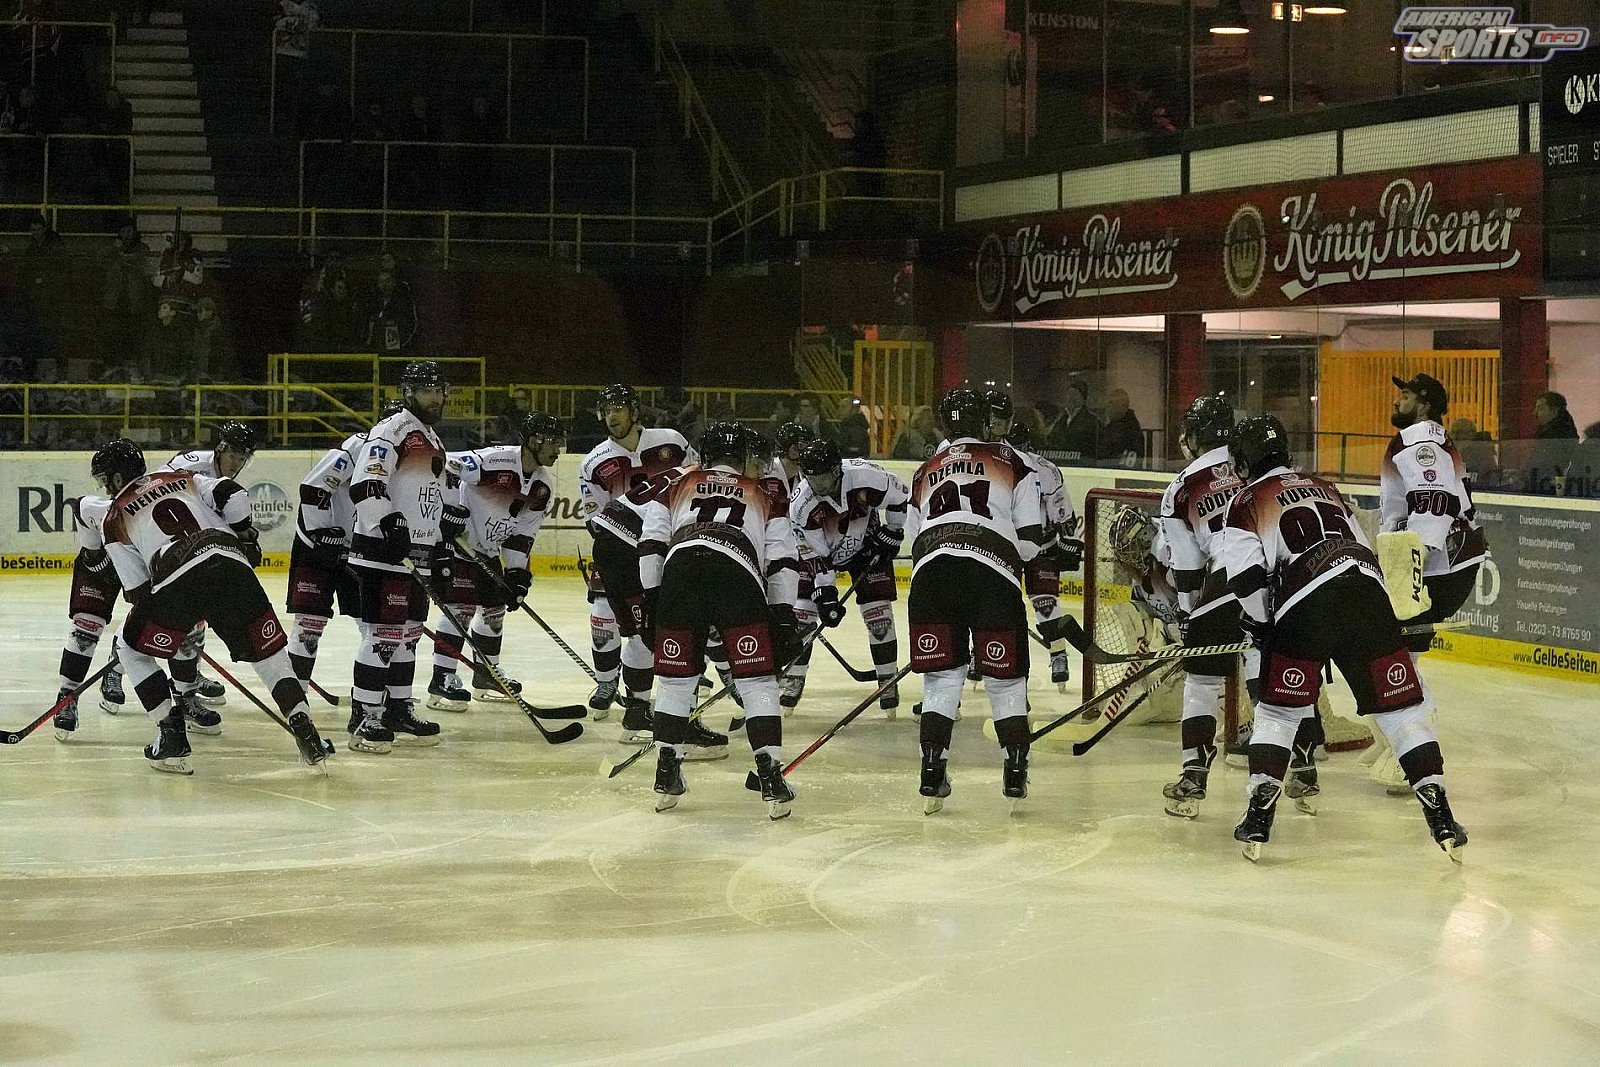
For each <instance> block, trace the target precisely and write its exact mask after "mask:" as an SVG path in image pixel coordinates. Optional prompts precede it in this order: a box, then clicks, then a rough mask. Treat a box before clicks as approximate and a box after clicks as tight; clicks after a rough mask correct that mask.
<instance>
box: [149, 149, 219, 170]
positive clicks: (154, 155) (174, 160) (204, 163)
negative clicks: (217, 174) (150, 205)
mask: <svg viewBox="0 0 1600 1067" xmlns="http://www.w3.org/2000/svg"><path fill="white" fill-rule="evenodd" d="M133 163H134V171H135V173H138V172H143V173H145V174H188V173H194V172H196V171H199V172H202V173H205V174H210V173H211V157H210V156H208V155H198V154H188V155H186V154H181V153H177V152H136V153H134V156H133Z"/></svg>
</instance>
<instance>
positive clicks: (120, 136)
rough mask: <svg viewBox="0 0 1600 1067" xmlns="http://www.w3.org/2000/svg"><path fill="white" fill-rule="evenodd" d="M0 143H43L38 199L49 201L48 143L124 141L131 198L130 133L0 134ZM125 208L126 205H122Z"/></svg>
mask: <svg viewBox="0 0 1600 1067" xmlns="http://www.w3.org/2000/svg"><path fill="white" fill-rule="evenodd" d="M0 141H43V142H44V175H43V180H42V181H41V183H40V199H41V200H44V201H46V202H49V200H50V143H51V142H52V141H126V142H127V144H128V196H129V198H130V199H131V198H132V196H133V135H132V134H131V133H46V134H34V133H0ZM123 206H124V208H126V205H123Z"/></svg>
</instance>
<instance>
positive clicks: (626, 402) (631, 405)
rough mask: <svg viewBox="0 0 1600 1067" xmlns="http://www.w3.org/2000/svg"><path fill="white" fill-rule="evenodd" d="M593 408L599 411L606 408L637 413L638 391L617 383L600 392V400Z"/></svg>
mask: <svg viewBox="0 0 1600 1067" xmlns="http://www.w3.org/2000/svg"><path fill="white" fill-rule="evenodd" d="M595 407H596V408H598V409H599V410H601V411H604V410H605V409H606V408H628V409H629V410H631V411H632V412H634V413H635V414H638V412H639V390H637V389H635V388H634V387H633V386H631V385H624V384H622V383H621V382H617V383H616V384H614V385H608V386H606V387H605V388H604V389H602V390H600V399H599V400H598V401H596V402H595Z"/></svg>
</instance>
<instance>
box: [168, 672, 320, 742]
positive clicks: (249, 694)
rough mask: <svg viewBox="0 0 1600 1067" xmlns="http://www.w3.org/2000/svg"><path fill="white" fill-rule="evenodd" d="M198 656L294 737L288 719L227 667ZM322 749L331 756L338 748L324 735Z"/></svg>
mask: <svg viewBox="0 0 1600 1067" xmlns="http://www.w3.org/2000/svg"><path fill="white" fill-rule="evenodd" d="M200 658H201V659H203V660H205V662H206V666H207V667H210V668H211V669H212V670H214V671H216V672H217V673H218V674H220V675H222V678H223V681H226V682H228V683H229V684H230V685H232V686H233V687H234V688H235V689H237V690H238V691H239V692H241V693H243V694H244V698H245V699H246V700H248V701H250V703H252V704H254V705H255V706H256V707H258V708H260V709H261V711H262V713H263V714H265V715H266V717H267V718H269V719H271V720H272V721H273V722H275V723H277V724H278V725H279V726H281V727H283V731H284V733H286V734H288V735H289V736H290V737H294V731H293V730H291V729H289V723H288V721H287V720H285V719H284V717H283V716H282V715H279V714H278V713H277V712H276V711H274V710H273V709H272V708H269V707H268V706H267V705H266V702H265V701H263V700H262V699H261V698H260V697H258V696H256V695H255V694H254V693H252V692H250V690H248V689H246V688H245V687H244V685H243V684H242V683H241V682H240V681H239V679H237V678H235V677H234V676H233V675H231V674H229V673H228V671H227V668H225V667H223V665H222V664H220V663H218V662H217V661H216V660H214V659H212V658H211V655H210V653H207V652H201V653H200ZM297 680H298V679H297ZM295 740H296V741H298V740H299V738H295ZM322 751H324V752H326V753H327V754H328V755H330V756H331V755H333V754H334V752H336V751H338V750H337V749H335V748H334V747H333V742H332V741H330V740H329V739H328V738H326V737H324V738H322Z"/></svg>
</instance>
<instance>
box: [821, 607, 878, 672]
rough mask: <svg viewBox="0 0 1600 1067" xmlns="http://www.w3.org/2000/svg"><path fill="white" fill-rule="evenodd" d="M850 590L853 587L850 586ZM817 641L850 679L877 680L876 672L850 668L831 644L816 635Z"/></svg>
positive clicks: (824, 638) (847, 662)
mask: <svg viewBox="0 0 1600 1067" xmlns="http://www.w3.org/2000/svg"><path fill="white" fill-rule="evenodd" d="M852 588H854V587H853V586H852ZM840 603H843V601H840ZM817 641H818V642H819V643H820V644H821V645H822V647H823V648H825V649H827V650H828V655H830V656H832V657H833V658H834V659H835V660H836V661H837V662H838V664H839V666H841V667H843V668H844V672H845V673H846V674H848V675H849V676H850V677H851V678H853V679H855V680H856V681H858V682H876V681H877V680H878V672H877V671H858V670H856V669H855V668H854V667H852V666H850V663H849V661H848V660H846V659H845V658H844V656H843V655H841V654H840V653H839V650H838V649H837V648H834V647H833V643H832V642H831V641H829V640H828V639H827V638H826V637H823V636H822V635H821V634H818V635H817Z"/></svg>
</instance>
